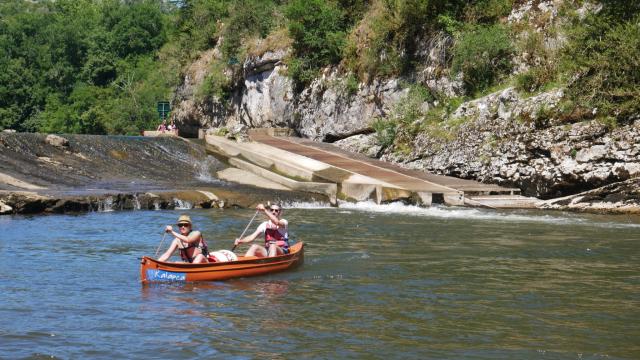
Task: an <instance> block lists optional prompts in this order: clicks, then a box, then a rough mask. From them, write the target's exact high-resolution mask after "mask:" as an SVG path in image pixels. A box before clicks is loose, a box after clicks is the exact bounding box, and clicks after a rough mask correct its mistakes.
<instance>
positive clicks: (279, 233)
mask: <svg viewBox="0 0 640 360" xmlns="http://www.w3.org/2000/svg"><path fill="white" fill-rule="evenodd" d="M256 209H257V210H258V211H264V214H265V215H266V216H267V218H268V219H269V220H268V221H265V222H263V223H262V224H260V225H259V226H258V228H257V229H256V231H255V232H254V233H253V234H251V235H248V236H246V237H244V238H239V239H236V241H235V245H238V244H242V243H249V242H252V241H253V240H255V239H256V238H257V237H258V235H260V234H264V245H265V246H261V245H258V244H253V245H251V247H250V248H249V250H248V251H247V253H246V254H245V256H257V257H267V256H276V255H284V254H288V253H289V233H288V230H289V223H288V222H287V220H285V219H281V218H280V216H282V207H280V206H279V205H276V204H273V205H271V206H269V208H266V207H265V206H264V205H263V204H258V206H257V207H256Z"/></svg>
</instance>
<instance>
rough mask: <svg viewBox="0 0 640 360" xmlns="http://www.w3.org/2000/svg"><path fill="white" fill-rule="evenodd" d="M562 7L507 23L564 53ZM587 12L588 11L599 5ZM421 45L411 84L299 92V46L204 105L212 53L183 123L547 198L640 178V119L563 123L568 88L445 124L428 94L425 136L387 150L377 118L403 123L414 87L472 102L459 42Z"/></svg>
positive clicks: (519, 58) (528, 9) (183, 103)
mask: <svg viewBox="0 0 640 360" xmlns="http://www.w3.org/2000/svg"><path fill="white" fill-rule="evenodd" d="M561 3H562V1H559V0H558V1H528V2H525V3H522V5H521V6H519V7H516V8H515V9H514V10H513V12H512V13H511V15H510V16H509V18H508V22H509V23H511V24H515V25H518V24H519V23H522V22H529V23H530V24H529V25H531V24H533V25H531V26H529V27H528V29H529V30H528V31H529V35H526V34H523V36H531V33H539V34H542V43H543V47H544V48H545V49H546V50H548V52H547V53H546V54H547V55H549V54H553V51H555V50H557V49H558V48H559V47H561V46H562V44H563V42H564V38H563V35H562V33H558V32H556V31H549V28H550V27H551V24H554V23H557V22H558V21H561V19H559V18H558V7H559V6H560V4H561ZM587 5H588V4H587ZM587 5H585V6H584V7H583V8H584V9H581V11H584V12H588V11H597V10H598V8H597V7H589V6H587ZM417 41H419V42H420V44H419V46H418V57H417V58H418V60H419V61H420V63H419V64H418V66H417V67H416V72H415V73H414V74H413V75H411V76H410V78H409V79H407V78H403V79H399V78H391V79H374V80H373V81H371V82H370V83H358V82H354V79H353V77H352V76H351V75H350V74H345V73H344V71H343V70H342V69H341V68H339V67H329V68H326V69H324V71H323V72H322V74H321V75H320V76H319V77H318V78H316V79H315V80H314V81H313V82H312V83H311V84H310V85H308V86H307V87H306V88H304V89H303V90H302V91H295V90H294V84H293V82H292V80H291V79H290V78H289V77H287V75H286V71H287V68H286V65H285V58H286V57H287V55H288V50H286V49H284V50H275V51H268V52H266V53H264V54H262V55H260V56H254V57H249V58H248V59H247V60H246V61H245V62H244V64H243V65H242V79H241V81H238V82H236V87H235V88H234V89H233V94H232V96H231V97H230V99H228V100H226V101H222V100H220V99H217V98H207V99H204V100H200V101H195V100H194V97H193V96H192V94H193V93H194V90H193V88H194V87H195V86H197V85H198V82H199V81H201V80H198V79H203V78H204V77H203V76H199V75H197V74H198V72H197V71H195V70H194V67H196V68H203V69H206V67H207V66H206V63H207V61H208V60H207V59H210V58H211V57H214V56H216V54H215V50H212V52H211V54H209V53H206V54H204V55H203V57H202V58H201V60H199V61H198V62H197V63H196V64H194V66H193V67H192V68H191V69H190V70H189V71H187V75H186V76H185V80H184V84H183V86H182V87H181V89H180V91H179V92H178V95H177V99H178V100H179V101H178V106H177V110H176V120H177V121H178V122H179V123H180V124H181V125H182V126H185V127H187V128H192V129H195V128H196V127H201V128H218V127H226V128H227V129H228V130H230V132H231V133H232V134H233V133H238V132H243V131H244V130H246V129H247V128H256V127H288V128H291V129H294V130H295V131H296V132H297V133H298V134H299V135H301V136H303V137H307V138H311V139H314V140H317V141H328V142H334V143H335V144H336V145H338V146H340V147H343V148H345V149H348V150H352V151H357V152H361V153H365V154H367V155H369V156H377V157H381V159H382V160H386V161H391V162H395V163H398V164H400V165H402V166H405V167H409V168H413V169H421V170H425V171H430V172H434V173H439V174H444V175H452V176H457V177H462V178H469V179H477V180H480V181H483V182H489V183H497V184H501V185H507V186H515V187H518V188H520V189H522V190H523V192H524V193H525V194H527V195H532V196H538V197H542V198H555V197H559V196H566V195H571V194H576V193H580V192H582V191H588V190H591V189H594V188H597V187H601V186H605V185H607V184H611V183H615V182H621V181H626V180H629V179H634V178H637V177H639V176H640V160H639V159H640V117H639V116H636V119H635V120H633V119H632V121H630V122H627V123H626V125H624V126H619V127H611V126H607V125H605V124H603V123H600V122H598V121H596V120H585V121H579V120H578V121H576V120H575V119H573V120H571V121H567V120H566V119H560V118H558V117H557V116H554V115H553V110H554V109H556V108H557V107H559V106H561V102H562V100H563V97H564V90H563V88H561V87H559V88H556V89H553V90H549V91H546V92H542V93H538V94H536V95H533V96H530V95H524V94H521V93H519V92H518V91H516V90H515V89H514V88H513V87H504V88H503V89H500V90H498V91H496V92H494V93H492V94H489V95H486V96H484V97H482V98H479V99H475V100H471V101H466V102H463V103H461V104H460V105H459V106H456V107H455V108H453V109H451V111H448V112H447V113H446V114H444V115H441V116H440V120H439V121H440V122H439V124H437V127H435V128H434V127H433V126H431V125H430V123H429V121H427V120H426V118H425V117H426V115H427V112H428V111H429V110H430V109H433V108H434V107H437V106H442V104H439V101H438V100H436V99H433V98H432V99H428V100H425V101H424V102H423V103H422V104H419V105H418V107H419V109H418V110H419V113H420V114H422V118H419V119H418V120H416V121H415V124H413V125H415V127H417V128H422V129H426V130H424V131H419V132H416V133H415V134H411V138H410V139H409V141H408V144H406V145H408V146H406V147H405V148H404V149H398V148H393V147H384V146H382V145H383V144H381V143H380V141H379V137H378V135H377V134H376V133H375V132H374V129H373V126H372V124H373V122H374V121H375V119H385V118H388V117H389V116H392V114H393V113H394V111H396V107H397V106H398V104H400V103H402V101H403V99H406V98H407V97H408V96H409V87H408V86H407V85H406V83H407V82H412V83H418V84H420V85H421V86H424V87H425V88H427V89H428V90H429V91H430V92H431V93H434V94H440V95H441V97H444V98H456V97H460V96H462V95H465V94H464V92H465V90H464V87H463V82H462V79H461V77H460V76H459V75H455V74H451V72H450V68H448V66H449V65H450V57H451V55H450V54H451V47H452V45H453V39H452V38H451V37H450V36H448V35H446V34H443V33H440V34H435V35H433V36H431V37H429V38H427V39H418V40H417ZM512 61H513V63H514V65H515V66H514V69H513V73H514V74H517V73H523V72H525V71H527V70H528V69H529V68H531V67H532V66H536V64H540V63H541V62H542V61H545V59H541V58H540V57H539V54H530V53H526V52H525V53H517V54H515V55H513V59H512ZM593 111H594V112H597V109H593ZM587 118H589V117H588V116H587V117H585V119H587ZM429 129H431V130H429ZM631 184H635V183H634V182H633V181H631ZM631 187H632V186H631ZM632 198H633V196H632ZM575 201H578V202H579V200H575ZM556 205H557V204H556ZM636 205H640V200H637V201H636ZM558 206H560V205H558ZM574 207H575V208H580V206H574ZM585 207H586V208H588V206H586V205H585Z"/></svg>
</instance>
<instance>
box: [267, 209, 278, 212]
mask: <svg viewBox="0 0 640 360" xmlns="http://www.w3.org/2000/svg"><path fill="white" fill-rule="evenodd" d="M269 210H270V211H271V212H274V213H279V212H280V209H269Z"/></svg>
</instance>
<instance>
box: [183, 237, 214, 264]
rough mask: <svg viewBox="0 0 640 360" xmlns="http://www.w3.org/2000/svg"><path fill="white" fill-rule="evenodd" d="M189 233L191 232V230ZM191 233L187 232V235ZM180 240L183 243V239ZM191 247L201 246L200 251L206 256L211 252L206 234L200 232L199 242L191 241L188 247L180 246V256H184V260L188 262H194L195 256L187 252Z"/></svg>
mask: <svg viewBox="0 0 640 360" xmlns="http://www.w3.org/2000/svg"><path fill="white" fill-rule="evenodd" d="M192 231H193V230H192ZM189 234H191V231H189ZM189 234H187V236H189ZM178 241H180V243H182V240H180V239H178ZM191 248H199V249H200V251H201V252H202V255H204V256H205V257H206V256H207V255H208V254H209V248H208V247H207V243H206V242H205V241H204V236H202V234H200V241H198V243H197V244H195V243H191V244H189V245H188V246H186V247H182V248H180V258H182V261H185V262H188V263H192V262H193V258H192V257H191V256H189V254H188V253H187V250H189V249H191Z"/></svg>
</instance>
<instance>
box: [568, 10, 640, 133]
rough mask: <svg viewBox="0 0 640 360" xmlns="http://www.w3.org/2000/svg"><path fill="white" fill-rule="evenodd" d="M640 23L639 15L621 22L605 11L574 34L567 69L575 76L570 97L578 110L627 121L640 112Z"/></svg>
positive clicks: (569, 93)
mask: <svg viewBox="0 0 640 360" xmlns="http://www.w3.org/2000/svg"><path fill="white" fill-rule="evenodd" d="M629 6H631V5H629ZM639 22H640V14H638V13H637V12H636V14H635V16H633V17H632V18H630V19H629V20H626V21H620V20H619V18H614V17H612V16H611V15H608V14H607V12H606V11H605V13H604V14H597V15H592V16H590V17H588V18H587V19H586V20H585V21H584V22H583V23H581V24H579V25H578V26H577V27H575V28H574V30H573V31H571V32H570V34H569V35H570V37H569V45H568V46H567V47H566V48H565V50H564V51H563V54H562V57H563V69H564V70H565V71H566V72H567V73H568V74H569V76H573V79H574V81H570V83H569V86H568V89H567V95H568V96H569V98H570V99H572V100H573V101H574V102H575V103H576V105H577V106H578V107H586V108H589V109H593V108H597V113H598V115H599V116H603V117H606V116H615V117H616V118H619V119H621V120H623V121H624V120H625V119H628V118H629V117H630V116H631V115H633V114H636V113H638V112H640V86H638V84H640V65H639V63H638V59H640V26H638V23H639Z"/></svg>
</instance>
